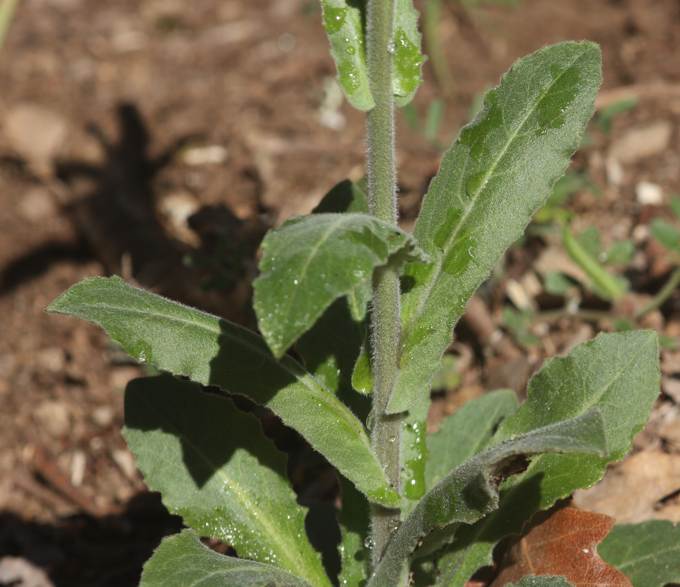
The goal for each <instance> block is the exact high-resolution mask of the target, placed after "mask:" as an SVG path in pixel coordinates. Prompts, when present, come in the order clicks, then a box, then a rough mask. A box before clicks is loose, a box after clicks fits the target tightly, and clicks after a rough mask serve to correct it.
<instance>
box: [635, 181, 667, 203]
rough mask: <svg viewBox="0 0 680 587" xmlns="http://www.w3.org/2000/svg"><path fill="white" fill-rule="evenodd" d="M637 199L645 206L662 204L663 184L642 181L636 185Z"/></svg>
mask: <svg viewBox="0 0 680 587" xmlns="http://www.w3.org/2000/svg"><path fill="white" fill-rule="evenodd" d="M635 195H636V196H637V201H638V202H639V203H640V204H642V205H643V206H660V205H661V204H662V203H663V190H662V189H661V186H659V185H657V184H655V183H652V182H649V181H641V182H640V183H638V184H637V185H636V186H635Z"/></svg>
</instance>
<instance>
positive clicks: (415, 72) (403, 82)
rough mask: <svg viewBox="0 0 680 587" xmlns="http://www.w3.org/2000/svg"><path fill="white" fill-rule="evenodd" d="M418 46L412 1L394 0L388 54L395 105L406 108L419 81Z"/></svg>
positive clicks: (422, 57) (420, 54) (418, 38)
mask: <svg viewBox="0 0 680 587" xmlns="http://www.w3.org/2000/svg"><path fill="white" fill-rule="evenodd" d="M420 47H421V35H420V31H419V30H418V11H417V10H416V9H415V8H414V7H413V0H397V7H396V20H395V23H394V41H393V46H392V47H391V51H392V52H393V53H392V54H393V55H394V62H393V63H394V70H393V80H392V87H393V90H394V96H395V101H396V103H397V105H399V106H406V104H408V103H409V102H410V101H411V100H412V99H413V96H414V95H415V93H416V90H417V89H418V86H420V84H421V82H422V81H423V80H422V76H421V69H422V66H423V63H424V61H425V57H424V56H423V54H422V53H421V50H420Z"/></svg>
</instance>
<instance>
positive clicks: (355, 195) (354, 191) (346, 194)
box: [312, 178, 368, 214]
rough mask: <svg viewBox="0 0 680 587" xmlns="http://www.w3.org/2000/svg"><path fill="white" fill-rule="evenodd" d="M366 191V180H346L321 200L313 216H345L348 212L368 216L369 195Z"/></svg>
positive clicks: (336, 185) (337, 184) (313, 211)
mask: <svg viewBox="0 0 680 587" xmlns="http://www.w3.org/2000/svg"><path fill="white" fill-rule="evenodd" d="M366 190H367V186H366V178H363V179H360V180H359V181H350V180H349V179H344V180H343V181H341V182H338V183H336V184H335V185H334V186H333V187H332V188H331V190H330V191H329V192H328V193H327V194H326V195H325V196H324V197H323V198H321V201H320V202H319V203H318V204H317V206H316V208H314V210H312V214H324V213H326V214H343V213H347V212H357V213H364V214H368V194H367V193H366Z"/></svg>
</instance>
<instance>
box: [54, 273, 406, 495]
mask: <svg viewBox="0 0 680 587" xmlns="http://www.w3.org/2000/svg"><path fill="white" fill-rule="evenodd" d="M48 310H49V311H51V312H58V313H62V314H70V315H73V316H77V317H79V318H83V319H85V320H88V321H90V322H93V323H95V324H97V325H98V326H101V327H102V328H103V329H104V330H106V331H107V332H108V334H109V336H110V337H111V338H112V339H113V340H115V341H116V342H118V343H119V344H120V345H121V346H122V347H123V349H124V350H125V351H126V352H128V353H129V354H130V355H132V356H133V357H135V358H136V359H137V360H139V361H141V362H148V363H149V364H151V365H153V366H154V367H156V368H158V369H161V370H163V371H168V372H170V373H173V374H174V375H181V376H185V377H189V378H190V379H192V380H193V381H196V382H197V383H201V384H202V385H216V386H218V387H220V388H221V389H224V390H225V391H228V392H230V393H235V394H240V395H244V396H246V397H248V398H250V399H251V400H252V401H254V402H256V403H258V404H260V405H263V406H266V407H268V408H269V409H270V410H272V411H273V412H274V413H275V414H276V415H277V416H279V417H280V418H281V419H282V420H283V422H284V423H285V424H286V425H287V426H290V427H291V428H293V429H295V430H297V431H298V432H299V433H300V434H301V435H302V436H303V437H304V438H305V439H306V440H307V442H309V443H310V444H311V445H312V447H313V448H314V449H316V450H317V451H318V452H320V453H321V454H322V455H324V456H325V457H326V458H327V459H328V460H329V461H330V462H331V464H333V465H334V466H335V467H336V468H337V469H338V470H339V471H340V473H342V474H343V475H345V476H346V477H347V478H348V479H349V480H350V481H352V482H353V483H355V484H356V486H357V488H358V489H359V490H360V491H361V492H362V493H364V494H365V495H366V496H368V498H369V499H370V500H371V501H375V502H377V503H380V504H383V505H386V506H393V505H396V504H397V503H398V502H399V497H398V496H397V494H396V492H395V491H393V490H392V489H391V488H390V487H389V483H388V481H387V478H386V476H385V473H384V471H383V470H382V467H381V466H380V463H379V461H378V458H377V457H376V456H375V454H374V453H373V451H372V450H371V447H370V442H369V440H368V437H367V436H366V432H365V430H364V427H363V425H362V424H361V422H360V421H359V420H358V419H357V418H356V417H355V416H354V415H353V414H352V412H351V411H350V410H349V409H348V408H347V407H346V406H345V405H344V404H343V403H342V402H340V401H339V400H338V398H336V397H335V395H334V394H332V393H331V392H330V391H328V390H327V389H325V388H324V387H323V386H322V385H321V384H320V383H319V382H318V381H317V380H316V379H315V378H314V377H312V376H311V375H310V374H309V373H307V372H306V371H305V370H304V369H303V368H302V367H301V366H300V364H299V363H297V362H296V361H295V360H293V359H292V358H290V357H284V358H283V359H281V360H280V361H277V360H276V359H274V357H273V356H272V354H271V352H270V351H269V349H268V348H267V345H266V344H265V342H264V341H263V340H262V339H261V338H260V337H259V336H258V335H257V334H255V333H254V332H250V331H249V330H246V329H245V328H241V327H240V326H237V325H235V324H232V323H230V322H227V321H225V320H221V319H219V318H217V317H215V316H212V315H210V314H206V313H204V312H201V311H199V310H195V309H193V308H189V307H187V306H183V305H182V304H178V303H176V302H171V301H170V300H166V299H164V298H162V297H161V296H158V295H155V294H152V293H149V292H146V291H144V290H141V289H138V288H134V287H131V286H129V285H127V284H126V283H125V282H124V281H123V280H122V279H120V278H119V277H111V278H103V277H95V278H92V279H86V280H84V281H81V282H80V283H78V284H76V285H74V286H73V287H72V288H71V289H69V290H68V291H67V292H66V293H64V294H62V295H61V296H60V297H59V298H57V299H56V300H55V301H54V302H52V304H51V305H50V307H49V308H48ZM338 438H342V439H343V442H338Z"/></svg>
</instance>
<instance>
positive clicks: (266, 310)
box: [253, 214, 422, 357]
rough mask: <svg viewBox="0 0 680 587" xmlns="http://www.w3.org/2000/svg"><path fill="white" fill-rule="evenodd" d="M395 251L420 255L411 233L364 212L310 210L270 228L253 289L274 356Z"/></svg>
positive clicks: (409, 257)
mask: <svg viewBox="0 0 680 587" xmlns="http://www.w3.org/2000/svg"><path fill="white" fill-rule="evenodd" d="M397 254H399V255H398V256H399V260H402V259H403V260H404V261H406V260H413V259H414V258H422V256H421V254H420V253H419V252H418V249H417V247H416V245H415V241H414V240H413V238H412V237H411V236H410V235H409V234H407V233H405V232H403V231H402V230H400V229H398V228H396V227H394V226H391V225H390V224H388V223H387V222H383V221H381V220H378V219H377V218H375V217H373V216H369V215H367V214H312V215H311V216H303V217H300V218H295V219H293V220H289V221H288V222H286V223H284V224H283V226H281V227H280V228H278V229H276V230H273V231H271V232H269V234H267V236H266V237H265V239H264V241H263V242H262V260H261V261H260V271H261V273H260V276H259V277H258V278H257V279H256V280H255V282H254V284H253V287H254V294H255V295H254V307H255V313H256V314H257V320H258V325H259V327H260V331H261V332H262V334H263V336H264V338H265V340H266V341H267V343H268V344H269V347H270V348H271V349H272V351H273V352H274V355H275V356H277V357H280V356H282V355H283V354H284V353H285V352H286V350H288V348H289V347H290V346H291V344H293V343H294V342H295V341H296V340H297V339H298V338H299V337H300V336H301V335H302V334H304V333H305V332H306V331H307V330H309V329H310V328H311V327H312V326H313V324H314V322H316V320H317V319H318V318H319V317H320V316H321V314H323V311H324V310H325V309H326V308H328V306H330V305H331V303H333V302H334V301H335V300H336V299H338V298H340V297H343V296H346V295H349V294H351V293H352V292H354V291H355V290H356V289H357V288H361V287H362V286H365V284H369V285H370V283H371V281H372V278H373V271H374V269H375V268H376V267H380V266H383V265H386V264H387V263H388V262H389V261H390V259H391V258H392V257H393V256H396V255H397Z"/></svg>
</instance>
